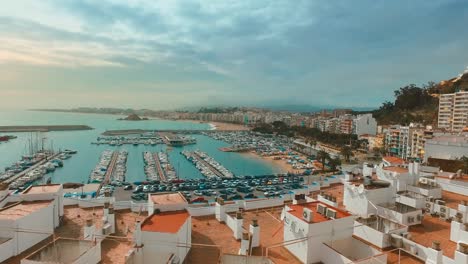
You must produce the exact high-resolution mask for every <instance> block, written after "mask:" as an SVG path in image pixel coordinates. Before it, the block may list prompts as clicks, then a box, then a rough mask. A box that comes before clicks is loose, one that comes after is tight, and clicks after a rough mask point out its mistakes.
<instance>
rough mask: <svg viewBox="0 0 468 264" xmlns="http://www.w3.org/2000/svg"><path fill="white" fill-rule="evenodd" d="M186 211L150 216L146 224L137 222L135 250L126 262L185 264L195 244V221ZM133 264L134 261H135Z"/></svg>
mask: <svg viewBox="0 0 468 264" xmlns="http://www.w3.org/2000/svg"><path fill="white" fill-rule="evenodd" d="M191 220H192V219H191V217H190V214H189V213H188V212H187V211H185V210H183V211H171V212H162V213H157V214H153V215H150V216H149V217H148V218H146V219H145V220H144V221H143V223H140V222H137V223H136V227H135V233H134V240H135V247H134V249H132V250H131V251H130V252H129V254H128V255H127V256H126V259H127V260H126V261H128V262H131V263H135V264H142V263H145V264H146V263H161V264H163V263H164V264H165V263H183V262H184V259H185V257H186V256H187V254H188V252H189V251H190V247H191V243H192V221H191ZM132 261H133V262H132Z"/></svg>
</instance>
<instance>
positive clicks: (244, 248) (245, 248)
mask: <svg viewBox="0 0 468 264" xmlns="http://www.w3.org/2000/svg"><path fill="white" fill-rule="evenodd" d="M248 253H249V233H247V232H244V233H242V240H241V247H240V249H239V255H244V256H246V255H248Z"/></svg>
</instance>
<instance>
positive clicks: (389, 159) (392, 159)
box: [382, 156, 406, 165]
mask: <svg viewBox="0 0 468 264" xmlns="http://www.w3.org/2000/svg"><path fill="white" fill-rule="evenodd" d="M382 159H383V160H384V161H386V162H388V163H391V164H397V165H403V164H405V163H406V162H405V161H404V160H403V159H401V158H398V157H392V156H386V157H383V158H382Z"/></svg>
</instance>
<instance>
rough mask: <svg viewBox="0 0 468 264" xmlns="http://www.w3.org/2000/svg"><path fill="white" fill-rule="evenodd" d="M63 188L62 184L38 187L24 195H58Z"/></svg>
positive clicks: (33, 187)
mask: <svg viewBox="0 0 468 264" xmlns="http://www.w3.org/2000/svg"><path fill="white" fill-rule="evenodd" d="M61 187H62V185H61V184H47V185H36V186H31V187H29V188H27V189H26V190H24V192H23V194H38V193H56V192H58V191H59V190H60V188H61Z"/></svg>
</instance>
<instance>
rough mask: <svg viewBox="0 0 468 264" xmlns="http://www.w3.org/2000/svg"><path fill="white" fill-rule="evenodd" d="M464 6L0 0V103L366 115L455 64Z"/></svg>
mask: <svg viewBox="0 0 468 264" xmlns="http://www.w3.org/2000/svg"><path fill="white" fill-rule="evenodd" d="M466 25H468V1H466V0H431V1H427V0H412V1H408V0H388V1H382V0H362V1H360V0H358V1H349V0H341V1H340V0H336V1H322V0H305V1H301V0H294V1H290V0H287V1H279V0H278V1H271V0H255V1H252V0H232V1H231V0H223V1H212V0H203V1H202V0H198V1H190V0H167V1H156V0H127V1H123V0H99V1H94V0H92V1H91V0H81V1H70V0H41V1H36V0H5V1H2V7H1V8H0V108H70V107H78V106H88V107H89V106H91V107H132V108H149V109H174V108H181V107H194V106H203V105H239V106H268V105H294V104H301V105H304V104H307V105H314V106H333V107H377V106H379V105H380V104H381V103H382V102H383V101H385V100H392V99H393V90H395V89H398V88H399V87H401V86H404V85H407V84H410V83H415V84H422V83H426V82H428V81H440V80H443V79H448V78H451V77H455V76H456V75H457V74H459V73H460V72H462V71H463V69H464V68H465V67H466V66H468V52H467V48H468V34H467V32H466V30H467V29H466Z"/></svg>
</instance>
